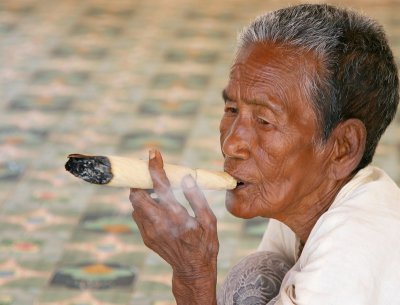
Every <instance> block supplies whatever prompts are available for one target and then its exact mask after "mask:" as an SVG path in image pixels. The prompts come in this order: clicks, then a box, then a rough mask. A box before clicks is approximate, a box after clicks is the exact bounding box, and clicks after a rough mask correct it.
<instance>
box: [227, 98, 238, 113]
mask: <svg viewBox="0 0 400 305" xmlns="http://www.w3.org/2000/svg"><path fill="white" fill-rule="evenodd" d="M236 106H237V105H236V103H234V102H231V101H227V102H225V108H224V112H225V113H226V114H236V113H238V109H237V107H236Z"/></svg>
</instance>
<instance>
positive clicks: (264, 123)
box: [257, 117, 270, 125]
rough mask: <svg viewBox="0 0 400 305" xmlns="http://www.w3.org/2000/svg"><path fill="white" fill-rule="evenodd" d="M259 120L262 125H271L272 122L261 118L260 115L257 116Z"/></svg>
mask: <svg viewBox="0 0 400 305" xmlns="http://www.w3.org/2000/svg"><path fill="white" fill-rule="evenodd" d="M257 122H258V123H260V124H262V125H269V124H270V123H269V122H268V121H267V120H265V119H263V118H260V117H258V118H257Z"/></svg>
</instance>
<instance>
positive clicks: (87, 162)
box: [65, 154, 113, 184]
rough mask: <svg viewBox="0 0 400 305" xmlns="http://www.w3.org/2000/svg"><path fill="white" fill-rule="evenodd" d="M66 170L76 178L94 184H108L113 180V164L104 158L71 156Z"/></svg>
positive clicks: (66, 164)
mask: <svg viewBox="0 0 400 305" xmlns="http://www.w3.org/2000/svg"><path fill="white" fill-rule="evenodd" d="M65 169H66V170H67V171H68V172H70V173H71V174H72V175H74V176H75V177H78V178H81V179H83V180H85V181H87V182H90V183H94V184H107V183H109V182H110V181H111V179H112V178H113V175H112V172H111V163H110V161H109V159H108V158H107V157H104V156H87V155H81V154H70V155H68V161H67V163H65Z"/></svg>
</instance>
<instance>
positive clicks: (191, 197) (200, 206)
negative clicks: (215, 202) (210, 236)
mask: <svg viewBox="0 0 400 305" xmlns="http://www.w3.org/2000/svg"><path fill="white" fill-rule="evenodd" d="M182 188H183V193H184V195H185V197H186V199H187V200H188V202H189V204H190V206H191V207H192V209H193V212H194V214H195V216H196V218H197V220H198V221H199V222H200V223H202V224H211V225H215V226H216V222H217V219H216V217H215V215H214V213H213V212H212V210H211V208H210V206H209V205H208V202H207V199H206V197H205V196H204V194H203V192H202V191H201V190H200V189H199V187H198V186H197V184H196V181H195V180H194V178H193V177H192V176H191V175H187V176H185V177H184V178H183V180H182Z"/></svg>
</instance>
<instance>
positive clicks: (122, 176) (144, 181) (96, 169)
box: [65, 154, 237, 190]
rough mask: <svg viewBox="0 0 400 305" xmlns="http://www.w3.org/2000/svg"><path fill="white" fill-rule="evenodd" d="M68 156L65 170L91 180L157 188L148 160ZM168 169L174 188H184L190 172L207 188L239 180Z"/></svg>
mask: <svg viewBox="0 0 400 305" xmlns="http://www.w3.org/2000/svg"><path fill="white" fill-rule="evenodd" d="M68 158H69V160H68V161H67V163H66V164H65V169H66V170H67V171H69V172H70V173H71V174H73V175H74V176H76V177H78V178H81V179H83V180H85V181H87V182H90V183H94V184H103V185H107V186H115V187H127V188H140V189H152V188H153V182H152V180H151V177H150V173H149V170H148V161H144V160H139V159H131V158H125V157H117V156H88V155H81V154H71V155H69V156H68ZM164 170H165V172H166V174H167V177H168V179H169V181H170V183H171V186H172V187H173V188H180V187H181V181H182V178H183V177H184V176H186V175H189V174H190V175H192V177H193V178H194V179H195V180H196V182H197V184H198V186H199V187H200V188H202V189H205V190H230V189H234V188H235V187H236V185H237V182H236V180H235V179H234V178H233V177H232V176H230V175H229V174H227V173H225V172H218V171H211V170H205V169H193V168H188V167H184V166H179V165H172V164H164Z"/></svg>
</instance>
